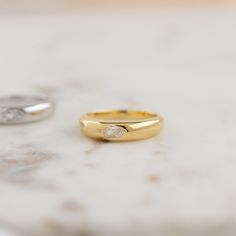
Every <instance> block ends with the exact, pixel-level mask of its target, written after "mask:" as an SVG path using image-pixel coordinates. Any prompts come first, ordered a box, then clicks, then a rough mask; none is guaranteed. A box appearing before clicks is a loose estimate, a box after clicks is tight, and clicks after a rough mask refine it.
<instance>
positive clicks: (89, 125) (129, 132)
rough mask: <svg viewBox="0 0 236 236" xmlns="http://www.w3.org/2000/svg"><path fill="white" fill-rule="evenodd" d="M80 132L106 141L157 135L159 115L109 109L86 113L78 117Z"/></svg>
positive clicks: (160, 121) (159, 124) (160, 119)
mask: <svg viewBox="0 0 236 236" xmlns="http://www.w3.org/2000/svg"><path fill="white" fill-rule="evenodd" d="M80 125H81V130H82V132H83V133H84V134H85V135H87V136H88V137H90V138H94V139H102V140H108V141H131V140H139V139H146V138H150V137H153V136H155V135H157V134H158V133H159V132H160V130H161V128H162V126H163V119H162V117H161V116H159V115H157V114H154V113H150V112H143V111H130V110H114V111H113V110H111V111H98V112H93V113H88V114H87V115H85V116H83V117H82V118H81V119H80Z"/></svg>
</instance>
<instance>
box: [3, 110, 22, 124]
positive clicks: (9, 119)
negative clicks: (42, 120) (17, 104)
mask: <svg viewBox="0 0 236 236" xmlns="http://www.w3.org/2000/svg"><path fill="white" fill-rule="evenodd" d="M24 116H25V112H24V111H23V110H22V109H19V108H3V109H0V122H3V123H17V122H19V121H22V119H23V118H24Z"/></svg>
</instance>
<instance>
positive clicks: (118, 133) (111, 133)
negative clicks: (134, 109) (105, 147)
mask: <svg viewBox="0 0 236 236" xmlns="http://www.w3.org/2000/svg"><path fill="white" fill-rule="evenodd" d="M126 132H127V130H126V129H124V128H123V127H121V126H117V125H114V126H109V127H106V128H105V129H104V130H103V137H104V138H106V139H119V138H121V137H122V136H123V135H124V134H125V133H126Z"/></svg>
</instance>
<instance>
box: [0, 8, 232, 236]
mask: <svg viewBox="0 0 236 236" xmlns="http://www.w3.org/2000/svg"><path fill="white" fill-rule="evenodd" d="M235 22H236V15H235V12H232V11H231V12H230V11H224V12H223V11H215V12H213V11H193V12H181V11H179V12H146V13H134V12H133V13H125V12H124V13H122V14H121V13H119V14H118V13H110V14H107V13H106V14H105V13H104V14H95V13H83V14H82V13H81V14H78V15H73V16H62V15H51V16H27V17H24V16H1V17H0V29H1V31H0V81H1V86H0V94H2V95H3V94H11V93H31V94H32V93H45V94H47V95H50V96H52V97H53V98H54V100H55V101H56V102H57V112H56V113H55V115H54V116H53V117H52V118H51V119H49V120H47V121H45V122H41V123H35V124H31V125H24V126H13V127H7V126H4V127H3V126H2V127H0V225H1V226H2V227H3V228H4V229H2V232H5V231H4V230H5V228H8V229H9V230H11V231H15V233H16V234H19V235H28V236H42V235H44V236H54V235H56V236H60V235H63V236H74V235H81V236H85V235H86V236H107V235H112V236H121V235H127V236H131V235H135V236H138V235H142V236H143V235H145V236H149V235H150V236H151V235H153V236H156V235H164V236H180V235H181V236H185V235H186V236H187V235H188V236H195V235H208V236H209V235H214V236H218V235H224V236H227V235H235V234H236V226H235V225H236V224H235V223H236V183H235V178H236V147H235V146H236V139H235V134H236V93H235V89H236V43H235V42H236V27H235ZM104 108H132V109H144V110H150V111H154V112H158V113H160V114H162V115H163V116H164V118H165V129H164V130H163V132H162V134H161V135H160V136H159V137H156V138H154V139H150V140H146V141H141V142H132V143H102V142H95V141H92V140H90V139H88V138H86V137H84V136H83V135H82V134H80V132H79V130H78V129H77V122H78V118H79V117H80V116H81V115H83V114H84V113H86V112H89V111H93V110H96V109H104ZM0 234H1V231H0ZM3 235H4V236H5V235H8V234H7V233H5V234H3ZM9 235H11V232H10V233H9Z"/></svg>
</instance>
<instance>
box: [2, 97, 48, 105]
mask: <svg viewBox="0 0 236 236" xmlns="http://www.w3.org/2000/svg"><path fill="white" fill-rule="evenodd" d="M45 101H47V99H46V98H44V97H31V96H20V95H19V96H18V95H15V96H9V97H2V98H0V107H24V106H31V105H35V104H38V103H41V102H45Z"/></svg>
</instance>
